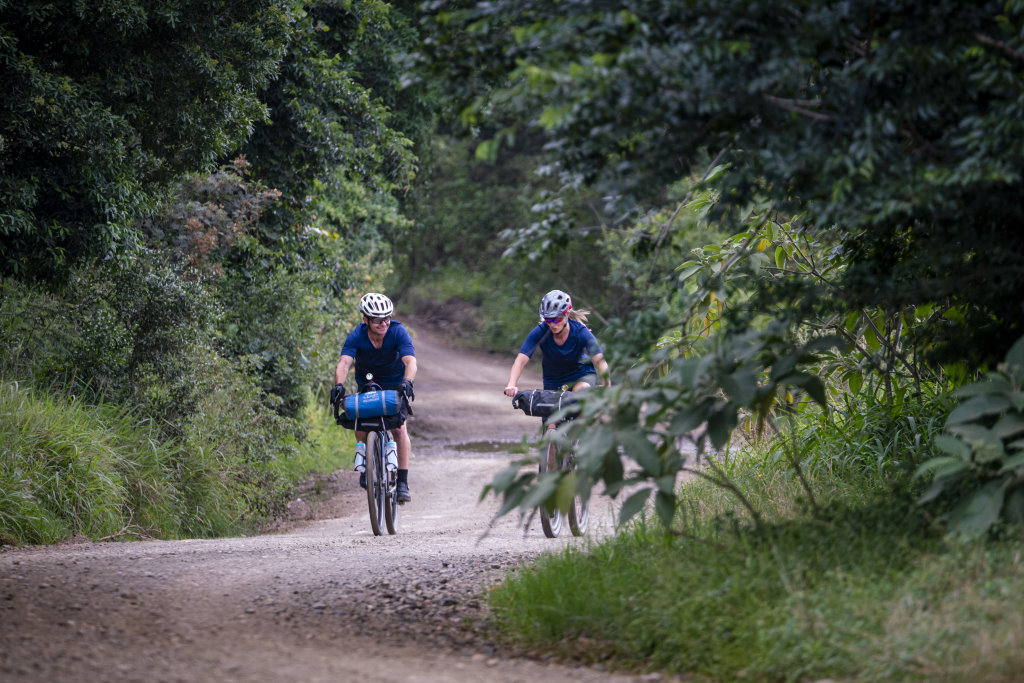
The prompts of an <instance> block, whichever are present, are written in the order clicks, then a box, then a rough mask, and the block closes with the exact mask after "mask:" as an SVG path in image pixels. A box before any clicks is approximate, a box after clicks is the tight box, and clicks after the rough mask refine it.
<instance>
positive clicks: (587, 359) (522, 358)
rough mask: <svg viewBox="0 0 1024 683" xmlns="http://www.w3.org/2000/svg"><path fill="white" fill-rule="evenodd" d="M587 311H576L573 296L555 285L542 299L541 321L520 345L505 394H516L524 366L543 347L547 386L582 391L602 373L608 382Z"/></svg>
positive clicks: (546, 387)
mask: <svg viewBox="0 0 1024 683" xmlns="http://www.w3.org/2000/svg"><path fill="white" fill-rule="evenodd" d="M586 320H587V311H576V310H573V307H572V299H571V298H570V297H569V295H568V294H566V293H565V292H563V291H561V290H558V289H555V290H552V291H550V292H548V293H547V294H545V295H544V298H543V299H541V302H540V322H539V323H538V324H537V326H536V327H535V328H533V330H531V331H530V334H528V335H527V336H526V340H525V341H524V342H523V345H522V346H521V347H520V348H519V353H518V354H517V355H516V359H515V362H513V363H512V371H511V372H510V373H509V378H508V386H506V387H505V395H506V396H515V395H516V393H517V392H518V391H519V387H518V386H517V384H518V383H519V377H520V376H521V375H522V374H523V369H525V368H526V364H527V363H529V362H530V356H532V355H533V352H534V351H536V350H537V347H540V350H541V353H542V354H543V360H542V361H541V371H542V375H543V378H544V388H545V389H561V388H562V387H564V386H567V387H568V388H569V390H570V391H579V390H580V389H586V388H587V387H592V386H595V385H597V384H598V377H599V376H600V377H601V378H602V380H603V383H604V384H608V362H607V361H605V359H604V352H603V351H602V350H601V345H600V344H599V343H598V341H597V338H596V337H594V333H593V332H591V331H590V329H589V328H588V327H587V326H586V325H585V324H584V323H585V322H586Z"/></svg>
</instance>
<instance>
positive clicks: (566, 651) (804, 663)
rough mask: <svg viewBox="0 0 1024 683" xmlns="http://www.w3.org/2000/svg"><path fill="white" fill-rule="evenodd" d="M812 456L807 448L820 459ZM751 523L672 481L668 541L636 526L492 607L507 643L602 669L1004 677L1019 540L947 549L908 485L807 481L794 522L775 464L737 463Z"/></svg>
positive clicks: (538, 573)
mask: <svg viewBox="0 0 1024 683" xmlns="http://www.w3.org/2000/svg"><path fill="white" fill-rule="evenodd" d="M824 455H825V454H823V453H822V454H819V457H822V456H824ZM733 476H734V477H735V480H736V481H737V483H738V484H739V485H740V486H741V487H742V489H743V490H744V491H745V492H746V493H747V495H748V496H749V498H750V500H751V502H752V503H753V504H754V505H755V506H756V507H757V508H758V509H760V510H762V511H763V512H762V514H763V515H764V518H765V522H766V529H765V531H763V532H761V533H752V532H751V531H749V529H748V528H746V527H745V526H744V524H743V513H742V512H741V511H736V506H735V501H734V499H732V498H731V497H730V496H729V495H728V493H727V492H724V491H723V490H721V489H720V488H718V487H714V486H710V485H708V484H706V483H704V482H691V483H688V484H685V485H684V487H683V491H684V495H683V501H684V502H683V504H682V505H681V507H680V510H679V516H678V518H677V522H676V525H675V529H676V532H675V533H674V534H672V535H666V534H665V533H664V531H663V528H662V527H661V526H660V525H656V524H650V523H647V522H646V521H644V522H640V523H637V524H634V525H631V526H629V527H627V528H626V529H624V530H622V531H621V532H620V533H619V534H617V535H615V536H613V537H611V538H608V539H606V540H603V541H601V542H597V543H594V544H592V545H590V546H589V547H585V548H570V549H567V550H565V551H564V552H562V553H556V554H552V555H548V556H546V557H543V558H541V559H540V560H539V561H538V562H537V563H536V564H533V565H531V566H529V567H526V568H524V569H522V570H520V571H518V572H516V573H514V574H513V575H511V576H510V577H509V578H507V579H506V580H505V582H504V583H503V584H502V585H501V586H499V587H498V588H496V589H495V590H494V591H492V592H491V594H490V596H489V598H490V601H491V605H492V607H493V609H494V613H495V617H496V619H497V622H498V624H499V627H500V628H502V630H503V631H504V633H505V635H506V637H507V638H508V639H509V640H511V641H512V642H514V643H516V644H519V645H522V646H526V647H527V648H529V649H530V650H532V651H534V652H537V651H540V652H553V653H555V654H558V655H563V656H565V657H567V658H570V659H572V660H579V659H582V660H583V661H585V662H601V663H602V664H603V665H604V666H606V667H608V668H611V669H614V668H619V667H622V668H627V669H639V670H641V671H659V672H665V673H669V674H679V675H682V676H695V677H698V678H702V677H707V678H711V679H714V680H809V679H815V680H817V679H826V678H832V679H843V680H901V679H912V680H918V679H922V678H952V679H960V678H970V677H974V678H979V679H1002V678H1013V677H1014V675H1015V672H1016V671H1017V670H1019V667H1020V666H1021V657H1020V653H1019V652H1018V651H1017V650H1016V649H1015V648H1012V647H1001V646H996V647H994V646H993V643H1003V642H1016V640H1017V639H1018V638H1019V637H1020V635H1021V634H1022V633H1024V623H1022V620H1021V619H1019V618H1018V617H1017V616H1016V612H1017V604H1016V601H1015V600H1014V599H1013V597H1012V596H1014V595H1016V593H1017V592H1018V591H1020V590H1021V589H1022V588H1024V583H1022V579H1021V561H1020V555H1019V543H1020V539H1019V537H1014V538H1010V539H1007V540H1006V541H1005V542H1000V543H995V544H991V545H990V546H988V547H986V548H979V547H977V546H971V547H948V546H945V545H944V544H943V543H942V540H941V538H939V537H938V536H937V535H936V534H933V533H929V531H928V530H927V529H924V528H921V527H920V526H916V525H915V520H917V519H918V518H917V516H916V515H915V513H914V511H913V502H912V500H913V497H912V495H910V493H909V491H908V489H907V488H906V487H907V484H908V481H907V479H908V475H907V474H906V473H904V474H903V475H896V476H894V474H893V473H892V472H882V471H877V470H876V471H870V472H866V471H856V470H855V471H849V470H843V471H834V472H831V473H826V472H825V471H819V472H817V474H816V475H814V476H812V478H811V482H812V486H813V487H814V489H815V491H816V493H817V495H818V499H819V501H821V503H822V505H823V506H824V507H825V508H826V509H827V510H828V511H829V514H828V516H827V518H825V519H822V518H816V519H809V518H808V516H807V515H806V514H805V511H806V509H807V506H806V500H805V494H804V491H803V488H802V486H800V485H799V484H798V483H797V482H796V481H795V480H794V479H793V478H792V477H791V476H789V473H788V472H787V469H786V468H776V467H772V466H771V464H770V463H766V462H764V461H763V460H761V459H759V458H758V459H753V460H747V461H742V460H741V461H739V463H738V464H737V465H736V466H735V467H734V468H733Z"/></svg>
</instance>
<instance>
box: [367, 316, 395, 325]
mask: <svg viewBox="0 0 1024 683" xmlns="http://www.w3.org/2000/svg"><path fill="white" fill-rule="evenodd" d="M366 321H367V322H369V323H371V324H373V325H385V324H387V323H389V322H391V316H387V317H384V318H371V317H370V316H366Z"/></svg>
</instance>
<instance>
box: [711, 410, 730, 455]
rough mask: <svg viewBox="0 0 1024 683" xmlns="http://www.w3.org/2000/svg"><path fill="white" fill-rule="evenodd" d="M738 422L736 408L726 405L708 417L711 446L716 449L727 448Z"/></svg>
mask: <svg viewBox="0 0 1024 683" xmlns="http://www.w3.org/2000/svg"><path fill="white" fill-rule="evenodd" d="M736 422H737V416H736V407H735V406H733V405H729V404H726V405H724V406H722V407H721V408H719V409H718V410H716V411H715V412H713V413H712V414H711V415H710V416H709V417H708V436H710V437H711V445H712V446H714V447H715V448H716V449H718V448H722V447H723V446H725V444H726V443H728V442H729V437H731V436H732V430H733V429H734V428H735V427H736Z"/></svg>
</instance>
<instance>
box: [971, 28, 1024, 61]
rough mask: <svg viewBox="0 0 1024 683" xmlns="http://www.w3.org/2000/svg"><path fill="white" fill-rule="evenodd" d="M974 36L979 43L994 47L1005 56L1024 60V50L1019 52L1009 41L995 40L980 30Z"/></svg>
mask: <svg viewBox="0 0 1024 683" xmlns="http://www.w3.org/2000/svg"><path fill="white" fill-rule="evenodd" d="M974 37H975V38H976V39H977V41H978V42H979V43H983V44H984V45H988V46H989V47H994V48H995V49H997V50H999V51H1000V52H1002V53H1003V54H1004V55H1006V56H1007V57H1012V58H1013V59H1016V60H1017V61H1018V62H1024V52H1021V51H1020V50H1018V49H1017V48H1015V47H1013V46H1012V45H1010V44H1009V43H1004V42H1003V41H1001V40H996V39H995V38H993V37H992V36H989V35H986V34H984V33H981V32H980V31H979V32H978V33H975V34H974Z"/></svg>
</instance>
